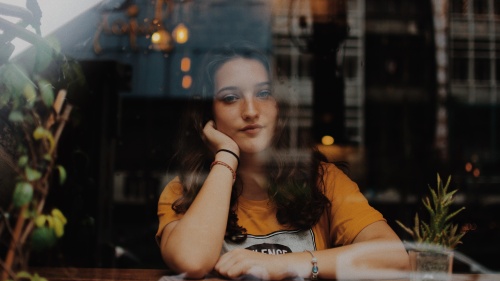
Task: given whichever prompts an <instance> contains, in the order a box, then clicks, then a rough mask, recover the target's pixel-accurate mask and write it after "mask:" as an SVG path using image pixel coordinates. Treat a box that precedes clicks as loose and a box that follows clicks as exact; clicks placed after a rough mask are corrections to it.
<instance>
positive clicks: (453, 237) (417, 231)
mask: <svg viewBox="0 0 500 281" xmlns="http://www.w3.org/2000/svg"><path fill="white" fill-rule="evenodd" d="M450 181H451V176H449V177H448V180H447V181H446V184H443V182H442V180H441V177H440V176H439V174H438V175H437V186H436V188H435V189H433V188H432V187H431V186H430V185H429V192H430V195H429V196H426V197H425V198H423V199H422V203H423V205H424V207H425V209H426V210H427V212H428V213H429V221H428V222H425V221H422V220H421V219H420V218H419V216H418V213H417V214H415V219H414V225H413V228H410V227H407V226H405V225H404V224H403V223H401V222H400V221H396V223H397V224H398V225H399V226H401V227H402V228H403V229H404V230H405V231H406V232H407V233H408V234H410V235H411V236H412V238H413V239H414V240H415V241H416V242H418V243H419V244H421V245H425V244H430V245H439V246H442V247H445V248H448V249H454V248H455V247H456V246H457V245H458V244H460V243H461V239H462V237H463V236H464V235H465V232H459V231H458V225H456V224H453V223H452V222H451V219H452V218H454V217H455V216H456V215H457V214H458V213H460V212H461V211H462V210H464V209H465V207H462V208H460V209H458V210H456V211H454V212H451V211H450V206H451V205H452V203H453V200H454V198H453V196H454V195H455V193H456V192H457V191H458V190H452V191H448V187H449V185H450Z"/></svg>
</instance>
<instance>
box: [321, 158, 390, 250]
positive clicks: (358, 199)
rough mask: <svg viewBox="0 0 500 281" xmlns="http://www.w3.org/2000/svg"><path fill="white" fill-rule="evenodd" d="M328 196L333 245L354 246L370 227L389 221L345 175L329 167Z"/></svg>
mask: <svg viewBox="0 0 500 281" xmlns="http://www.w3.org/2000/svg"><path fill="white" fill-rule="evenodd" d="M324 168H325V175H324V180H325V187H326V190H325V194H326V196H327V197H328V198H329V199H330V200H331V202H332V207H331V210H330V212H331V213H330V220H331V221H330V239H331V241H332V242H333V245H336V246H339V245H347V244H351V243H352V242H353V241H354V239H355V238H356V236H357V235H358V234H359V233H360V232H361V230H363V228H365V227H367V226H368V225H370V224H372V223H374V222H377V221H383V220H385V219H384V217H383V216H382V214H381V213H380V212H379V211H377V210H375V209H374V208H373V207H372V206H370V204H369V203H368V200H367V199H366V198H365V196H364V195H363V194H362V193H361V191H360V190H359V187H358V185H357V184H356V183H355V182H353V181H352V180H351V179H350V178H349V177H348V176H347V175H346V174H344V172H342V171H341V170H340V169H339V168H337V167H336V166H335V165H333V164H325V166H324Z"/></svg>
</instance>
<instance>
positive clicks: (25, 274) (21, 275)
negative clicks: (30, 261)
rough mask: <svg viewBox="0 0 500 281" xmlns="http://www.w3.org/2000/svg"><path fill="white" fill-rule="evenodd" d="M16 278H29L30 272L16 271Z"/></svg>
mask: <svg viewBox="0 0 500 281" xmlns="http://www.w3.org/2000/svg"><path fill="white" fill-rule="evenodd" d="M16 278H28V279H31V274H30V273H29V272H27V271H19V272H18V273H16Z"/></svg>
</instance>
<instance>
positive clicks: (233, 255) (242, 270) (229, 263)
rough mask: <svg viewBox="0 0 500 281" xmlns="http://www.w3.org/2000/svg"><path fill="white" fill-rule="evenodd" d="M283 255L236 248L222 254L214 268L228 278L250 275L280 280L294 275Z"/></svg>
mask: <svg viewBox="0 0 500 281" xmlns="http://www.w3.org/2000/svg"><path fill="white" fill-rule="evenodd" d="M283 256H284V255H269V254H263V253H258V252H254V251H251V250H246V249H240V248H238V249H234V250H232V251H230V252H227V253H225V254H224V255H222V256H221V257H220V258H219V261H218V262H217V264H216V265H215V267H214V269H215V271H216V272H217V273H219V274H221V275H223V276H225V277H228V278H237V277H240V276H242V275H252V276H255V277H257V278H259V279H263V280H281V279H284V278H286V277H294V276H296V273H294V272H293V270H291V269H289V268H288V265H287V263H286V262H284V261H283V260H284V259H283Z"/></svg>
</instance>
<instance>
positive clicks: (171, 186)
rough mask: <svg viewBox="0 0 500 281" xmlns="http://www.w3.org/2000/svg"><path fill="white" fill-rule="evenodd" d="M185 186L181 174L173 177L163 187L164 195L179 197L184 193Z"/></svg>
mask: <svg viewBox="0 0 500 281" xmlns="http://www.w3.org/2000/svg"><path fill="white" fill-rule="evenodd" d="M182 193H183V187H182V182H181V179H180V178H179V176H175V177H174V178H173V179H171V180H170V181H169V182H168V183H167V184H166V185H165V188H163V192H162V197H178V196H180V195H182Z"/></svg>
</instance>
